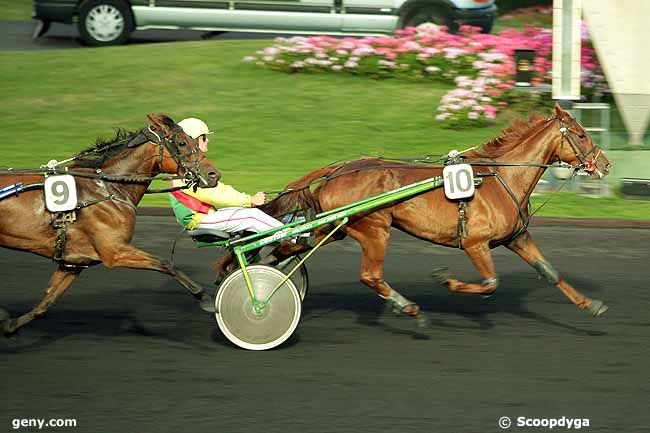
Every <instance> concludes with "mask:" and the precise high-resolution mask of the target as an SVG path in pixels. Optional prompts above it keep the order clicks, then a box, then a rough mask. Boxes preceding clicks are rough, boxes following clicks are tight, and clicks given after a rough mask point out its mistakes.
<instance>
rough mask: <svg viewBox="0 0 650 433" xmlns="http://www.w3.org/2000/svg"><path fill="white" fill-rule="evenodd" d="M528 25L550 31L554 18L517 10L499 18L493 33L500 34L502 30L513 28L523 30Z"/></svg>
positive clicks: (549, 15)
mask: <svg viewBox="0 0 650 433" xmlns="http://www.w3.org/2000/svg"><path fill="white" fill-rule="evenodd" d="M527 25H532V26H535V27H545V28H548V29H550V28H551V27H553V16H552V15H551V14H548V15H545V14H539V13H526V12H524V13H522V12H521V11H517V10H515V11H512V12H511V13H508V14H505V15H502V16H499V17H497V20H496V22H495V23H494V28H493V29H492V33H499V32H500V31H502V30H505V29H512V28H514V29H518V30H523V29H524V28H525V27H526V26H527Z"/></svg>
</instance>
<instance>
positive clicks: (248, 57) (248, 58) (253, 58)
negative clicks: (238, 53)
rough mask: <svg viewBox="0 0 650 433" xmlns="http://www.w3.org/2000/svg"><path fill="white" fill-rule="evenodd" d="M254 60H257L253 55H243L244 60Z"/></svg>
mask: <svg viewBox="0 0 650 433" xmlns="http://www.w3.org/2000/svg"><path fill="white" fill-rule="evenodd" d="M255 60H257V58H256V57H255V56H246V57H244V61H245V62H254V61H255Z"/></svg>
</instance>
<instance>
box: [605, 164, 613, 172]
mask: <svg viewBox="0 0 650 433" xmlns="http://www.w3.org/2000/svg"><path fill="white" fill-rule="evenodd" d="M610 168H612V164H609V163H607V164H605V168H604V169H603V171H604V172H605V174H609V169H610Z"/></svg>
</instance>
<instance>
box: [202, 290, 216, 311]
mask: <svg viewBox="0 0 650 433" xmlns="http://www.w3.org/2000/svg"><path fill="white" fill-rule="evenodd" d="M199 306H200V307H201V310H203V311H205V312H207V313H214V312H216V311H217V309H216V308H215V306H214V298H213V297H212V296H210V295H208V294H207V293H203V295H202V296H201V301H200V302H199Z"/></svg>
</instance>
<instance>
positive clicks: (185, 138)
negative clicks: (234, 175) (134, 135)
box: [147, 114, 221, 188]
mask: <svg viewBox="0 0 650 433" xmlns="http://www.w3.org/2000/svg"><path fill="white" fill-rule="evenodd" d="M147 118H148V119H149V121H150V122H151V126H150V127H149V129H148V131H149V132H150V133H151V134H152V135H153V138H152V141H153V142H154V143H156V144H158V145H159V146H160V164H159V165H160V170H161V171H162V172H164V173H170V174H180V175H182V176H185V178H186V180H187V181H188V183H190V184H195V185H198V186H200V187H202V188H205V187H208V188H209V187H213V186H216V185H217V182H218V181H219V179H220V178H221V173H220V172H219V170H217V168H216V167H215V166H214V165H213V164H212V162H210V160H209V159H207V158H206V157H205V156H204V155H203V152H201V150H200V149H199V145H198V143H197V142H196V140H193V139H192V138H191V137H190V136H189V135H187V134H185V132H183V128H181V127H180V126H178V125H177V124H176V123H175V122H174V121H173V120H172V119H171V118H170V117H168V116H166V115H164V114H150V115H147Z"/></svg>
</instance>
